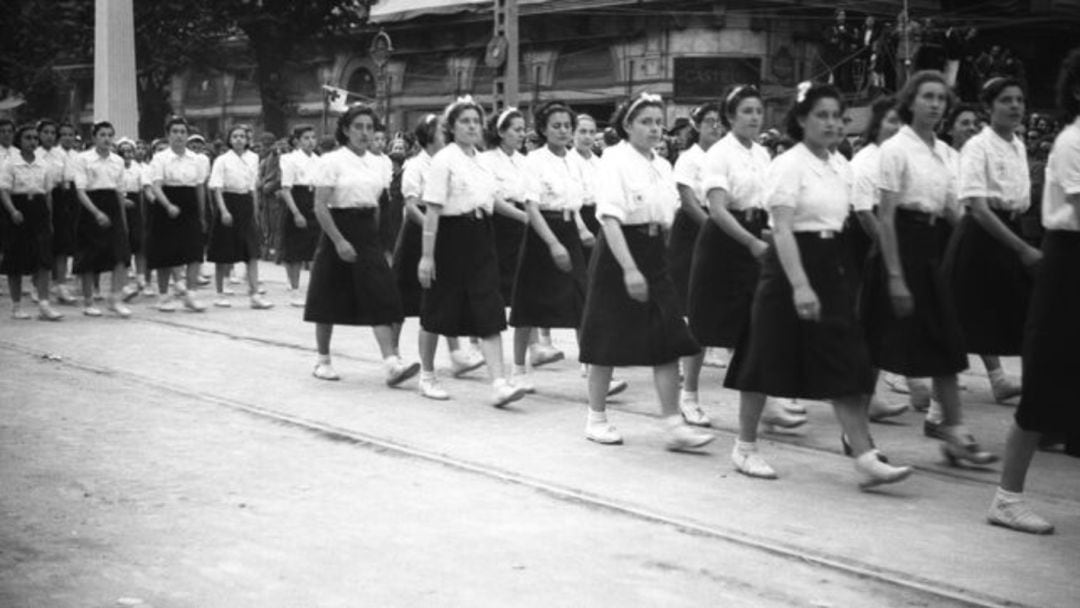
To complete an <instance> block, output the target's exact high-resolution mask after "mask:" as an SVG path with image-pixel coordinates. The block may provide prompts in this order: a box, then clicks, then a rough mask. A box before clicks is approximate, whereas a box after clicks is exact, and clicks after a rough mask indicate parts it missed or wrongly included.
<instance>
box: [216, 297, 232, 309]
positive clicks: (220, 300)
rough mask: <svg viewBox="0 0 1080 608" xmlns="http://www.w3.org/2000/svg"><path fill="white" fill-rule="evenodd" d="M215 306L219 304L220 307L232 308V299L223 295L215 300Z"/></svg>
mask: <svg viewBox="0 0 1080 608" xmlns="http://www.w3.org/2000/svg"><path fill="white" fill-rule="evenodd" d="M214 306H217V307H218V308H232V300H230V299H229V298H225V297H221V298H218V299H216V300H214Z"/></svg>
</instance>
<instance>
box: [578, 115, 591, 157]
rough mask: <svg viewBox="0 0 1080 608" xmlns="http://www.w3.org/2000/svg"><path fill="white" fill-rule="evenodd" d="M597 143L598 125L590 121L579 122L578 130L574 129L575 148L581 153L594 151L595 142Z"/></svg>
mask: <svg viewBox="0 0 1080 608" xmlns="http://www.w3.org/2000/svg"><path fill="white" fill-rule="evenodd" d="M594 141H596V123H595V122H593V121H591V120H589V119H587V118H586V119H583V120H579V121H578V124H577V129H574V147H575V148H577V149H578V150H579V151H581V152H584V151H586V150H589V151H592V147H593V142H594Z"/></svg>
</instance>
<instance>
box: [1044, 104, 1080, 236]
mask: <svg viewBox="0 0 1080 608" xmlns="http://www.w3.org/2000/svg"><path fill="white" fill-rule="evenodd" d="M1077 194H1080V118H1078V119H1076V120H1075V121H1073V123H1072V124H1071V125H1069V126H1067V127H1065V128H1064V129H1063V130H1062V131H1061V133H1059V134H1058V136H1057V138H1056V139H1055V140H1054V147H1053V148H1052V149H1051V150H1050V158H1049V160H1048V161H1047V163H1046V186H1044V188H1043V198H1042V221H1043V227H1045V228H1046V229H1047V230H1072V231H1075V232H1080V216H1078V215H1077V213H1076V206H1074V205H1071V204H1069V201H1068V200H1067V199H1066V197H1067V196H1069V195H1073V196H1075V195H1077Z"/></svg>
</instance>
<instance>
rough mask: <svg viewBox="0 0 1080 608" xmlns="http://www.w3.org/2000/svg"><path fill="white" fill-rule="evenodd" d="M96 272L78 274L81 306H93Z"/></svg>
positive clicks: (91, 307) (88, 308)
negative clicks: (80, 287)
mask: <svg viewBox="0 0 1080 608" xmlns="http://www.w3.org/2000/svg"><path fill="white" fill-rule="evenodd" d="M96 276H97V275H96V273H93V272H89V273H84V274H81V275H79V283H80V285H81V286H82V297H83V308H84V309H86V310H90V309H93V308H94V279H95V278H96Z"/></svg>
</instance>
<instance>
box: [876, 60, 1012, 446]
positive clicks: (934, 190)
mask: <svg viewBox="0 0 1080 608" xmlns="http://www.w3.org/2000/svg"><path fill="white" fill-rule="evenodd" d="M897 98H898V103H897V108H898V111H899V113H900V119H901V120H903V121H904V122H905V123H906V124H905V126H904V127H902V128H901V129H900V132H899V133H897V134H896V135H894V136H893V137H892V138H890V139H889V140H888V141H886V142H885V143H883V144H882V145H881V161H880V164H881V170H880V174H879V177H878V188H879V189H880V190H881V206H880V208H879V211H878V216H879V219H880V221H881V234H880V236H881V252H880V255H879V254H874V255H873V256H872V257H871V258H870V260H871V261H870V263H869V264H868V266H867V270H866V278H865V281H864V288H863V291H862V296H861V297H862V303H861V310H862V321H863V326H864V328H865V329H866V335H867V342H868V344H869V346H870V352H871V355H872V357H873V359H874V363H875V365H876V366H877V367H879V368H881V369H882V370H885V371H889V372H893V373H896V374H901V375H904V376H907V377H914V378H925V377H930V378H933V387H934V389H933V390H934V394H935V395H936V396H937V397H938V401H939V402H940V404H941V408H942V414H943V421H942V424H941V426H940V433H941V436H942V438H943V439H944V441H945V442H944V443H943V444H942V451H943V453H944V454H945V456H946V458H947V459H948V460H949V462H950V463H952V464H954V465H959V464H971V465H976V466H983V465H987V464H990V463H992V462H995V461H996V460H997V456H995V455H993V454H991V453H989V452H986V451H985V450H983V449H982V448H980V447H979V445H978V443H976V441H975V438H974V437H973V436H972V435H971V433H970V432H969V431H968V430H967V428H966V427H965V426H964V425H963V418H962V416H963V413H962V404H961V402H960V388H959V383H958V381H957V374H958V373H959V372H961V371H963V370H964V369H966V368H967V354H966V352H965V348H964V339H963V334H962V331H961V327H960V320H959V319H958V318H957V312H956V306H955V303H954V301H953V297H952V293H951V291H950V288H949V286H948V285H947V284H946V278H945V275H944V274H943V272H942V264H943V258H944V256H945V250H946V245H947V241H948V238H949V226H948V223H952V222H955V221H956V220H957V219H958V217H959V211H958V209H957V204H956V183H955V179H954V173H953V171H954V169H953V167H952V166H951V160H950V158H951V152H950V150H949V147H948V145H947V144H945V143H944V142H942V141H940V140H939V139H937V137H936V136H935V135H934V128H935V127H936V126H937V124H938V123H939V122H940V121H941V119H942V117H943V116H944V114H945V112H946V110H947V109H948V105H949V101H950V93H949V89H948V85H947V84H946V83H945V78H944V76H943V75H942V74H941V73H940V72H934V71H923V72H918V73H916V74H915V75H914V76H912V77H911V79H910V80H908V82H907V84H906V85H904V89H903V90H902V91H901V92H900V94H899V95H898V96H897Z"/></svg>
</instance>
